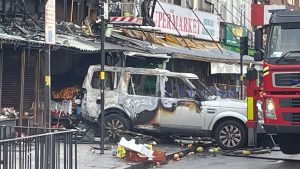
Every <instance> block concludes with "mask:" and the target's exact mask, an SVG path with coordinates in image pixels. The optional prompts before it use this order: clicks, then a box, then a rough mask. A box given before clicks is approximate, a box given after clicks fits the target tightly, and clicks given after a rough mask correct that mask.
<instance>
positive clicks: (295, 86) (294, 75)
mask: <svg viewBox="0 0 300 169" xmlns="http://www.w3.org/2000/svg"><path fill="white" fill-rule="evenodd" d="M264 34H266V36H265V35H264ZM264 42H266V43H264ZM299 44H300V11H291V10H283V11H277V12H274V13H273V14H272V16H271V18H270V23H269V25H265V26H263V27H261V28H259V29H257V30H256V31H255V49H256V51H257V52H256V54H255V56H254V60H256V61H263V70H262V72H261V75H262V81H261V83H260V84H259V85H257V82H256V80H257V71H256V70H255V69H254V68H252V69H249V70H248V73H247V95H248V123H247V125H248V128H255V125H256V122H257V112H258V111H257V108H256V106H254V105H255V102H256V101H257V100H261V101H262V103H263V104H262V110H263V117H264V125H263V126H264V129H265V130H266V132H267V133H274V134H277V138H278V144H279V146H280V149H281V151H282V152H283V153H285V154H298V153H300V46H299ZM264 46H265V47H264Z"/></svg>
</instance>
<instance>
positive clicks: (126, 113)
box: [81, 65, 247, 149]
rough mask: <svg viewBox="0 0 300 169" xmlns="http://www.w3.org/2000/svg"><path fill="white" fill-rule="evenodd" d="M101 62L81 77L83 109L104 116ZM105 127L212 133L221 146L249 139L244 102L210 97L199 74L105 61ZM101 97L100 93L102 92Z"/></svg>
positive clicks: (114, 132)
mask: <svg viewBox="0 0 300 169" xmlns="http://www.w3.org/2000/svg"><path fill="white" fill-rule="evenodd" d="M99 72H100V66H99V65H92V66H90V67H89V69H88V73H87V75H86V78H85V80H84V83H83V88H84V89H85V92H84V97H83V100H82V108H81V109H82V114H83V116H84V118H86V119H88V120H91V121H100V113H101V112H100V106H99V104H97V100H98V99H99V98H100V89H99V86H100V82H99ZM105 77H106V79H105V93H104V94H105V105H104V109H105V131H106V134H107V136H109V137H112V138H118V137H119V135H120V133H119V132H120V130H143V131H148V132H149V131H150V132H153V133H162V134H166V135H177V136H200V137H213V138H215V139H216V141H217V142H218V144H219V146H220V147H221V148H222V149H235V148H239V147H241V146H243V145H245V144H246V142H247V128H246V125H245V123H246V120H247V117H246V112H247V107H246V102H245V101H240V100H230V99H211V98H212V94H211V93H210V92H209V90H208V89H207V88H206V87H205V85H203V84H202V83H201V82H200V81H199V79H198V77H197V76H196V75H195V74H191V73H176V72H170V71H168V70H162V69H144V68H129V67H124V68H123V67H110V66H107V67H105ZM100 99H101V98H100Z"/></svg>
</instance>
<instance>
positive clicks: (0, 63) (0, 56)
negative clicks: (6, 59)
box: [0, 44, 4, 108]
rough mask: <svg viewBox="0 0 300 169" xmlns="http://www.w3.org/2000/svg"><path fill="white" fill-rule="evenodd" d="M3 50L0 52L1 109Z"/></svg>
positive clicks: (0, 102)
mask: <svg viewBox="0 0 300 169" xmlns="http://www.w3.org/2000/svg"><path fill="white" fill-rule="evenodd" d="M3 70H4V69H3V49H2V44H1V51H0V108H1V107H2V83H3Z"/></svg>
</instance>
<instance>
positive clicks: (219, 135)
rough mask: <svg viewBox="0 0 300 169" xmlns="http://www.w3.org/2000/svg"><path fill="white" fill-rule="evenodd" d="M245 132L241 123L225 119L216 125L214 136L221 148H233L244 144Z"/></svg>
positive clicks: (245, 139)
mask: <svg viewBox="0 0 300 169" xmlns="http://www.w3.org/2000/svg"><path fill="white" fill-rule="evenodd" d="M246 133H247V132H246V129H245V127H244V126H243V125H242V124H241V123H239V122H237V121H234V120H227V121H224V122H222V123H220V124H219V125H218V126H217V127H216V130H215V132H214V134H215V135H214V137H215V139H216V141H217V143H218V145H219V146H220V148H221V149H224V150H233V149H237V148H241V147H242V146H244V145H245V144H246V141H247V137H246Z"/></svg>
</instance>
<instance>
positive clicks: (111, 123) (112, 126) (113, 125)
mask: <svg viewBox="0 0 300 169" xmlns="http://www.w3.org/2000/svg"><path fill="white" fill-rule="evenodd" d="M125 130H129V121H128V120H127V119H126V118H124V117H123V116H121V115H118V114H110V115H107V116H105V125H104V131H105V136H106V138H107V139H108V140H109V141H112V142H117V141H119V139H120V138H121V134H122V133H121V131H125Z"/></svg>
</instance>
